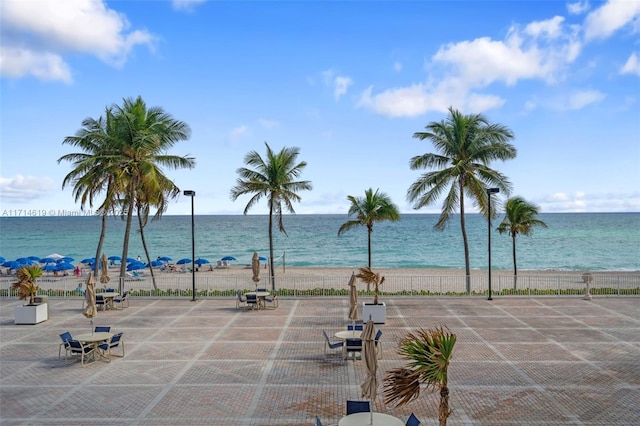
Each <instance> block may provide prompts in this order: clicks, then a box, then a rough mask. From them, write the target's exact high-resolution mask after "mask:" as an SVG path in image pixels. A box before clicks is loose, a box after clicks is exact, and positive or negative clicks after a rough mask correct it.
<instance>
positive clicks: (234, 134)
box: [229, 125, 249, 144]
mask: <svg viewBox="0 0 640 426" xmlns="http://www.w3.org/2000/svg"><path fill="white" fill-rule="evenodd" d="M248 134H249V127H247V126H244V125H243V126H238V127H236V128H234V129H232V130H231V131H230V132H229V142H231V143H232V144H236V143H238V142H239V141H240V139H242V138H244V137H246V136H247V135H248Z"/></svg>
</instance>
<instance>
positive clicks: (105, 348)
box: [98, 332, 124, 361]
mask: <svg viewBox="0 0 640 426" xmlns="http://www.w3.org/2000/svg"><path fill="white" fill-rule="evenodd" d="M112 348H121V349H122V355H117V354H114V353H113V352H111V349H112ZM98 349H100V351H101V352H102V354H103V355H104V354H105V353H106V354H107V356H106V358H107V361H111V356H112V355H113V356H119V357H123V356H124V340H122V332H120V333H118V334H114V335H113V336H112V337H111V340H109V341H108V342H105V343H102V344H100V345H98Z"/></svg>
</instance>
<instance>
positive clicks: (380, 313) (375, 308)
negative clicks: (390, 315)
mask: <svg viewBox="0 0 640 426" xmlns="http://www.w3.org/2000/svg"><path fill="white" fill-rule="evenodd" d="M369 317H371V319H372V320H373V322H374V323H375V324H384V323H385V322H386V321H387V305H385V303H384V302H379V303H378V304H377V305H374V304H373V303H368V302H363V303H362V321H364V322H365V323H366V322H367V321H369Z"/></svg>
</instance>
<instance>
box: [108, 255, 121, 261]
mask: <svg viewBox="0 0 640 426" xmlns="http://www.w3.org/2000/svg"><path fill="white" fill-rule="evenodd" d="M107 259H108V260H110V261H111V262H120V261H121V260H122V258H121V257H120V256H109V257H107Z"/></svg>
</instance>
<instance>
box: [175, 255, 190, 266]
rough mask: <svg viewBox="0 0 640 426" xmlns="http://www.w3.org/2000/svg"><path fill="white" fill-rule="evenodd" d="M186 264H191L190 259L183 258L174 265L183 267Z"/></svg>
mask: <svg viewBox="0 0 640 426" xmlns="http://www.w3.org/2000/svg"><path fill="white" fill-rule="evenodd" d="M187 263H191V259H189V258H187V257H185V258H184V259H180V260H178V261H177V262H176V264H178V265H184V264H187Z"/></svg>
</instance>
